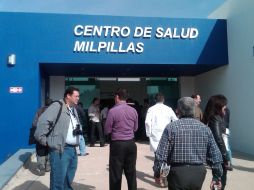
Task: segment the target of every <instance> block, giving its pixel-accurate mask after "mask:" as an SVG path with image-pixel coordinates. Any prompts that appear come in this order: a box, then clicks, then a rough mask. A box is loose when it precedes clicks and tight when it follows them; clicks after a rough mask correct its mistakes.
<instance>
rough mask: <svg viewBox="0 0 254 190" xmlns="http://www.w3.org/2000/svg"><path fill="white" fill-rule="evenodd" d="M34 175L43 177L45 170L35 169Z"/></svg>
mask: <svg viewBox="0 0 254 190" xmlns="http://www.w3.org/2000/svg"><path fill="white" fill-rule="evenodd" d="M36 173H37V175H38V176H44V175H45V170H44V169H39V168H36Z"/></svg>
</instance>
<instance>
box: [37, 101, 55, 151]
mask: <svg viewBox="0 0 254 190" xmlns="http://www.w3.org/2000/svg"><path fill="white" fill-rule="evenodd" d="M59 109H60V104H59V103H57V102H56V103H53V104H51V105H50V106H49V107H48V108H47V109H46V111H44V112H43V113H42V114H41V115H40V117H39V118H38V122H37V127H36V130H35V134H34V137H35V139H36V140H37V141H38V142H39V143H40V144H42V145H44V146H46V145H47V134H48V133H49V131H50V127H51V126H52V125H53V124H54V123H55V121H56V118H57V114H58V111H59Z"/></svg>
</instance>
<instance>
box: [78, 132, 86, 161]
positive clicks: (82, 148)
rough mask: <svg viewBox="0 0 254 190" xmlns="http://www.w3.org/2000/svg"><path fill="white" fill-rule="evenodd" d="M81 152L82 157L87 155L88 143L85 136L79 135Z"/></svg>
mask: <svg viewBox="0 0 254 190" xmlns="http://www.w3.org/2000/svg"><path fill="white" fill-rule="evenodd" d="M79 151H80V155H81V156H84V155H85V154H86V142H85V139H84V137H83V135H79Z"/></svg>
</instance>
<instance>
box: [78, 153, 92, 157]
mask: <svg viewBox="0 0 254 190" xmlns="http://www.w3.org/2000/svg"><path fill="white" fill-rule="evenodd" d="M87 155H89V153H85V154H78V156H87Z"/></svg>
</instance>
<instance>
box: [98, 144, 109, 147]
mask: <svg viewBox="0 0 254 190" xmlns="http://www.w3.org/2000/svg"><path fill="white" fill-rule="evenodd" d="M104 146H108V145H107V144H102V145H100V147H104Z"/></svg>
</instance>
